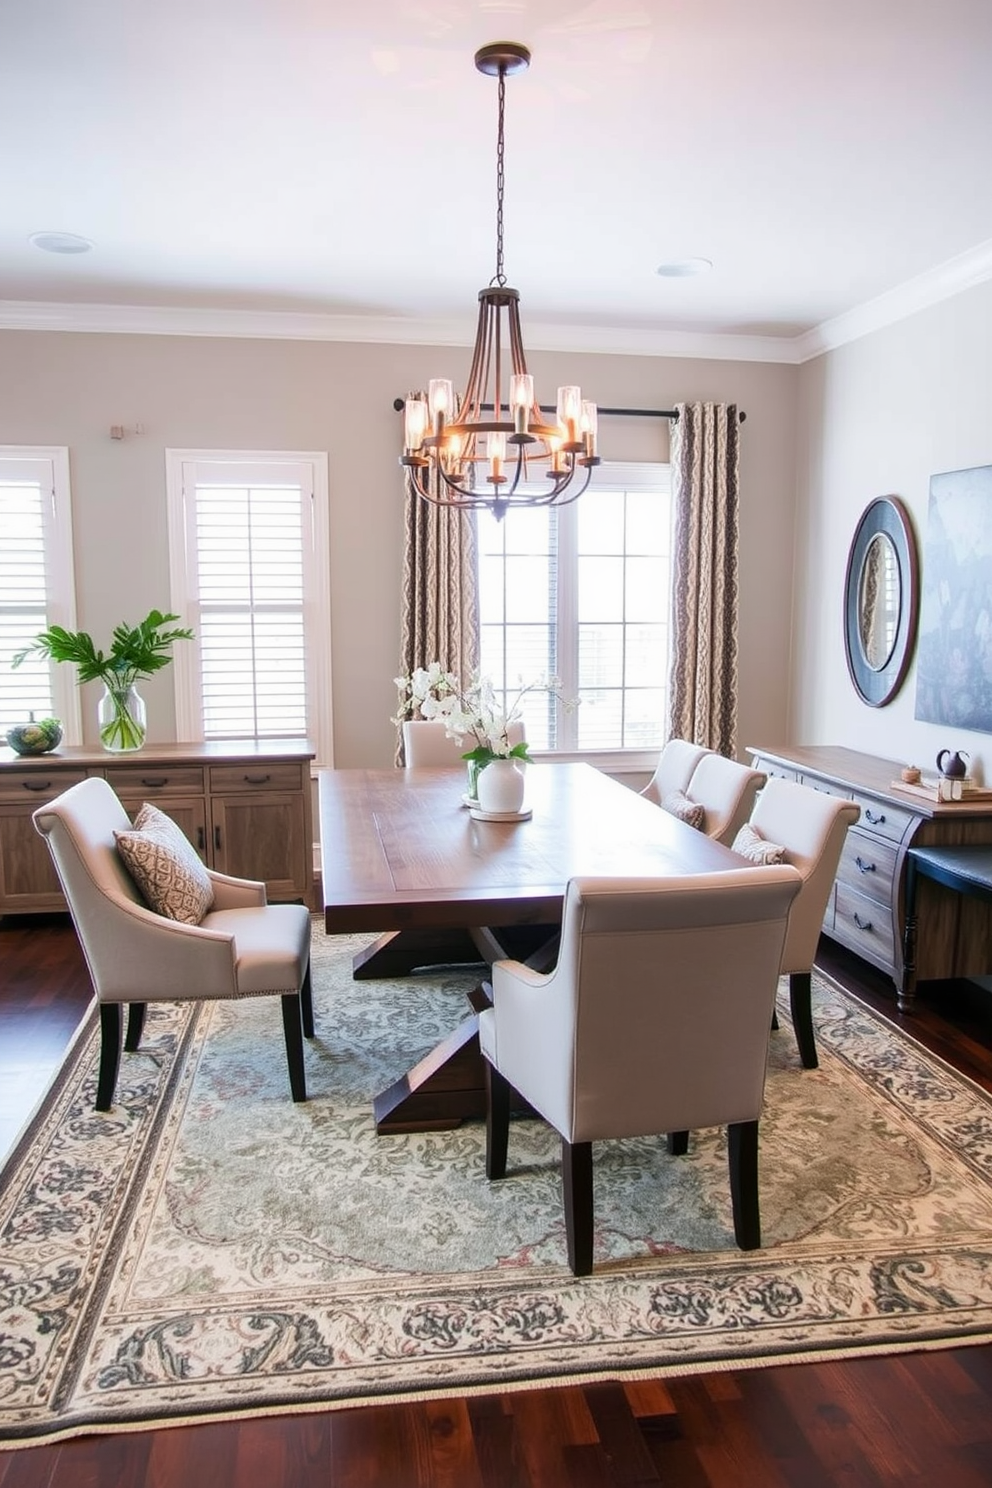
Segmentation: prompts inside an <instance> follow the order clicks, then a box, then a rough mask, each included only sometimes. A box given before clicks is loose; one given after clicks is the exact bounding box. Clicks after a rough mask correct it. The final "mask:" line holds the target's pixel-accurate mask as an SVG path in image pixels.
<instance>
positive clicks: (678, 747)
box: [641, 739, 713, 806]
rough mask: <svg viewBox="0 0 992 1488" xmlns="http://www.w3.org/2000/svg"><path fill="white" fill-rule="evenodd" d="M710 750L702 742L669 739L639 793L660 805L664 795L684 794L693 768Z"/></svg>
mask: <svg viewBox="0 0 992 1488" xmlns="http://www.w3.org/2000/svg"><path fill="white" fill-rule="evenodd" d="M712 752H713V751H712V750H710V749H707V748H706V746H705V745H704V744H690V743H689V741H688V740H687V739H669V741H668V743H667V744H666V745H665V746H664V748H663V749H662V751H661V754H660V755H659V756H658V763H657V765H656V766H655V772H654V774H653V775H652V776H651V779H650V780H649V781H648V783H647V785H646V786H645V787H644V789H643V790H642V791H641V795H642V796H646V797H647V798H648V800H649V801H653V802H654V804H655V805H656V806H660V805H661V803H662V801H664V799H665V797H666V796H670V795H672V793H673V792H681V793H682V794H685V790H686V787H687V786H688V784H689V781H690V780H691V779H692V772H693V770H694V769H695V768H696V766H697V765H698V764H699V761H700V760H701V759H702V757H703V755H704V754H711V753H712Z"/></svg>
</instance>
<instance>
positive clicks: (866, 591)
mask: <svg viewBox="0 0 992 1488" xmlns="http://www.w3.org/2000/svg"><path fill="white" fill-rule="evenodd" d="M918 602H919V593H918V582H917V562H916V540H915V538H914V536H913V529H912V527H911V525H910V521H909V514H908V512H907V511H906V508H905V507H904V506H903V504H902V502H901V501H899V500H898V499H897V498H896V497H895V496H882V497H879V498H878V500H876V501H873V502H871V504H870V505H869V506H868V507H866V508H865V511H864V513H863V515H862V517H861V521H860V522H859V523H858V527H857V531H856V532H855V534H854V541H853V542H852V543H851V551H850V554H849V555H848V560H847V578H846V582H845V593H844V643H845V650H846V653H847V666H848V670H849V672H850V674H851V681H852V682H853V683H854V685H855V687H856V688H857V690H858V693H859V695H860V696H861V697H862V698H863V700H864V701H865V702H866V703H868V704H869V706H870V707H872V708H880V707H882V706H883V704H885V703H888V702H890V701H891V700H892V698H894V697H895V695H896V693H897V692H898V691H899V688H900V687H901V686H902V682H903V679H904V677H905V675H906V671H907V669H908V667H909V662H910V657H911V656H912V651H913V643H914V641H915V640H916V613H917V605H918Z"/></svg>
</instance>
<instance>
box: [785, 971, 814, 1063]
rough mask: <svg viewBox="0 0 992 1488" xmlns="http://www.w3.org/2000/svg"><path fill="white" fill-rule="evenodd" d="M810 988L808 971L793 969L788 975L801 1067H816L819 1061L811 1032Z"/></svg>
mask: <svg viewBox="0 0 992 1488" xmlns="http://www.w3.org/2000/svg"><path fill="white" fill-rule="evenodd" d="M812 990H813V978H812V976H811V975H810V973H809V972H808V971H794V972H793V973H792V975H791V976H790V977H789V1007H790V1009H791V1011H792V1026H793V1028H794V1029H795V1030H796V1043H797V1044H798V1045H799V1058H800V1059H801V1060H802V1062H803V1069H816V1067H817V1065H818V1063H819V1060H818V1059H817V1057H816V1037H815V1035H814V1033H813V1004H812Z"/></svg>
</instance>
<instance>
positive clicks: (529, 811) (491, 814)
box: [468, 806, 534, 822]
mask: <svg viewBox="0 0 992 1488" xmlns="http://www.w3.org/2000/svg"><path fill="white" fill-rule="evenodd" d="M468 814H469V816H470V817H471V818H472V820H473V821H493V822H515V821H527V820H529V818H530V817H532V816H533V815H534V809H533V807H532V806H525V807H524V808H523V810H522V811H483V809H482V807H481V806H471V807H469V813H468Z"/></svg>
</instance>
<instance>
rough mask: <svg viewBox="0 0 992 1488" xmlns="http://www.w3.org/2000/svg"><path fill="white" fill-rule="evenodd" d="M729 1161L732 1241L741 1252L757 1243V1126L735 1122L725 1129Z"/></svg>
mask: <svg viewBox="0 0 992 1488" xmlns="http://www.w3.org/2000/svg"><path fill="white" fill-rule="evenodd" d="M727 1151H728V1156H729V1158H730V1197H731V1200H732V1201H733V1206H734V1238H735V1239H736V1241H737V1244H738V1245H739V1246H740V1248H741V1250H757V1249H758V1247H759V1245H760V1244H761V1215H760V1213H759V1212H758V1123H757V1122H756V1121H739V1122H736V1123H735V1124H734V1125H733V1126H729V1127H728V1128H727Z"/></svg>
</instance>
